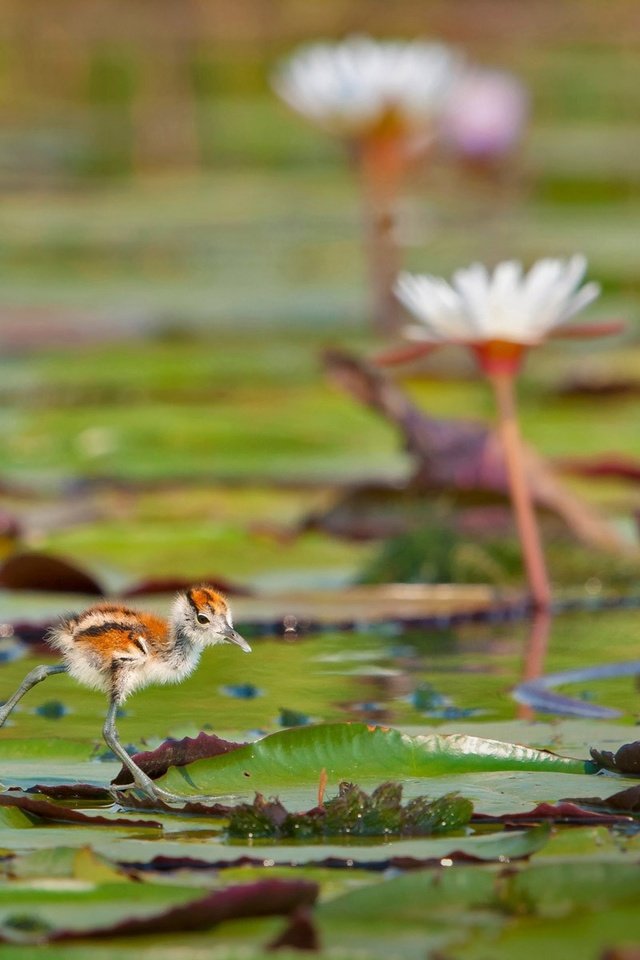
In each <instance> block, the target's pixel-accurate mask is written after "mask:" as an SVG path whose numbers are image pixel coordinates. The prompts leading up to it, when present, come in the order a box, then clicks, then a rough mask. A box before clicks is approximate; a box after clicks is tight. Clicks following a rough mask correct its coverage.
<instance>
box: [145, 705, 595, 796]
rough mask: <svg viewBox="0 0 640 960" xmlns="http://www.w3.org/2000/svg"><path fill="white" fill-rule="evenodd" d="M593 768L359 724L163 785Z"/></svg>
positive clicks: (288, 740) (233, 756)
mask: <svg viewBox="0 0 640 960" xmlns="http://www.w3.org/2000/svg"><path fill="white" fill-rule="evenodd" d="M595 769H596V767H595V765H594V764H593V763H591V762H590V761H585V760H575V759H572V758H569V757H561V756H558V755H556V754H553V753H549V752H547V751H541V750H534V749H531V748H529V747H523V746H520V745H518V744H514V743H502V742H500V741H498V740H484V739H481V738H479V737H468V736H464V735H461V734H452V735H448V736H441V735H438V734H433V735H430V736H416V737H411V736H409V735H408V734H404V733H400V732H399V731H398V730H392V729H389V728H384V727H371V726H367V725H366V724H362V723H329V724H318V725H316V726H309V727H296V728H293V729H290V730H283V731H281V732H278V733H274V734H272V735H271V736H268V737H264V738H263V739H262V740H258V741H257V742H256V743H252V744H248V745H247V746H245V747H241V748H240V749H239V750H234V751H232V752H231V753H227V754H223V755H220V756H217V757H211V758H209V759H205V760H198V761H196V762H194V763H190V764H188V765H187V766H185V767H172V768H170V769H169V771H168V772H167V773H166V774H165V775H164V776H163V777H161V778H160V779H159V780H158V783H159V784H160V785H161V786H162V787H164V788H166V789H168V790H171V791H174V792H176V793H182V794H184V795H185V796H188V795H190V794H197V793H200V794H212V795H213V794H225V793H229V794H234V793H235V794H237V793H244V794H246V793H247V791H251V792H253V791H255V790H259V791H262V792H264V791H267V790H273V789H278V788H279V787H282V786H288V785H293V784H297V785H299V784H303V783H306V784H310V783H316V782H318V780H319V778H320V774H321V772H322V770H325V771H326V775H327V783H328V785H329V786H337V784H338V783H339V782H340V781H342V780H355V781H357V782H358V783H362V782H363V781H366V780H373V779H377V780H381V779H384V780H403V779H408V778H422V777H436V776H441V775H445V774H457V773H461V774H464V773H472V772H479V771H498V770H517V771H524V770H537V771H545V770H546V771H556V772H564V773H577V774H583V773H590V772H594V771H595Z"/></svg>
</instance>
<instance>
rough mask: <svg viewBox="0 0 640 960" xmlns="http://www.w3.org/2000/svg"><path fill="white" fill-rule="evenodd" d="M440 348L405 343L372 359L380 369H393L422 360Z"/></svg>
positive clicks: (431, 345)
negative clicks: (402, 364) (398, 365)
mask: <svg viewBox="0 0 640 960" xmlns="http://www.w3.org/2000/svg"><path fill="white" fill-rule="evenodd" d="M438 346H439V344H437V343H405V344H401V345H399V346H396V347H389V348H388V349H387V350H384V351H383V352H382V353H378V354H376V356H375V357H372V358H371V361H372V363H374V364H375V365H376V366H378V367H393V366H396V364H400V363H412V362H413V361H414V360H421V359H422V357H426V356H427V355H428V354H430V353H432V352H433V351H434V350H435V349H436V348H437V347H438Z"/></svg>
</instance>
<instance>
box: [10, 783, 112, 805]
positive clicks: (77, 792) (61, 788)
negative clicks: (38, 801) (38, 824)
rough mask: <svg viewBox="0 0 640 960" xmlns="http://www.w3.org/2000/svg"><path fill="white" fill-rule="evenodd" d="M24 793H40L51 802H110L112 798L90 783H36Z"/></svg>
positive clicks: (107, 792)
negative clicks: (50, 799) (51, 800)
mask: <svg viewBox="0 0 640 960" xmlns="http://www.w3.org/2000/svg"><path fill="white" fill-rule="evenodd" d="M26 793H41V794H44V795H45V796H46V797H51V798H52V799H53V800H104V801H106V802H109V803H111V802H112V799H113V798H112V796H111V794H110V793H109V791H108V790H105V789H104V787H95V786H94V785H93V784H91V783H57V784H52V785H50V786H49V785H48V784H43V783H38V784H36V785H35V786H33V787H29V789H28V790H27V791H26Z"/></svg>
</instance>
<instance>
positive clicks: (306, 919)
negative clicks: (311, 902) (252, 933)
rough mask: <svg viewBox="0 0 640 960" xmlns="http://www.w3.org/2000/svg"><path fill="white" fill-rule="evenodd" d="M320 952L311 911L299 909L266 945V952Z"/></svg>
mask: <svg viewBox="0 0 640 960" xmlns="http://www.w3.org/2000/svg"><path fill="white" fill-rule="evenodd" d="M282 949H293V950H307V951H311V952H317V951H318V950H320V937H319V936H318V931H317V930H316V927H315V924H314V922H313V918H312V916H311V911H310V910H309V909H308V908H306V907H299V908H298V909H297V910H296V911H295V912H294V914H293V915H292V916H291V917H290V918H289V923H288V924H287V926H286V927H285V929H284V930H283V931H282V933H280V934H278V936H277V937H276V938H275V939H274V940H272V941H271V942H270V943H269V944H268V945H267V950H282Z"/></svg>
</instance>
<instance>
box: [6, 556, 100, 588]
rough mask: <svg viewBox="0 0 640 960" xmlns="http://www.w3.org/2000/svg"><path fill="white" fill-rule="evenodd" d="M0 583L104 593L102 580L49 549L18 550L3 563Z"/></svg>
mask: <svg viewBox="0 0 640 960" xmlns="http://www.w3.org/2000/svg"><path fill="white" fill-rule="evenodd" d="M0 584H1V585H2V586H3V587H6V588H7V589H8V590H46V591H47V592H48V593H85V594H90V595H91V596H102V594H103V592H104V591H103V589H102V587H101V586H100V584H99V583H98V581H97V580H96V579H95V578H94V577H92V576H91V574H89V573H86V571H84V570H81V569H80V568H79V567H76V566H75V565H74V564H73V563H70V562H69V561H68V560H63V559H62V558H61V557H54V556H49V555H48V554H45V553H36V552H35V551H34V552H30V553H14V554H12V555H11V556H10V557H8V558H7V559H6V560H5V561H4V563H3V564H2V565H1V566H0Z"/></svg>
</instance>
